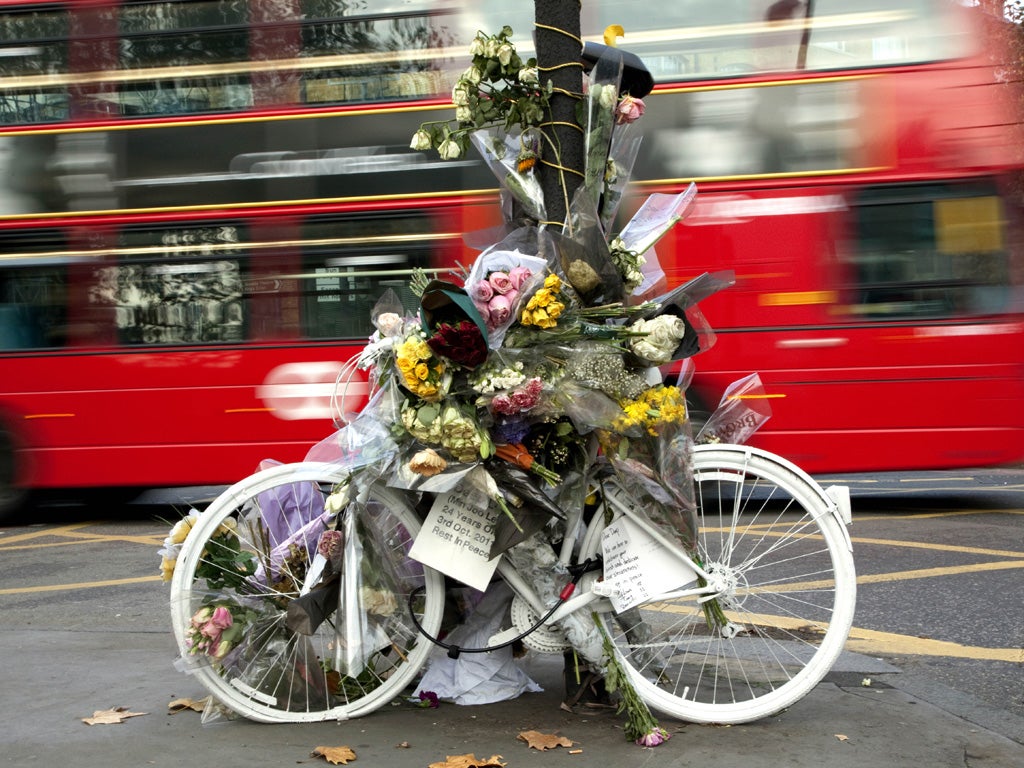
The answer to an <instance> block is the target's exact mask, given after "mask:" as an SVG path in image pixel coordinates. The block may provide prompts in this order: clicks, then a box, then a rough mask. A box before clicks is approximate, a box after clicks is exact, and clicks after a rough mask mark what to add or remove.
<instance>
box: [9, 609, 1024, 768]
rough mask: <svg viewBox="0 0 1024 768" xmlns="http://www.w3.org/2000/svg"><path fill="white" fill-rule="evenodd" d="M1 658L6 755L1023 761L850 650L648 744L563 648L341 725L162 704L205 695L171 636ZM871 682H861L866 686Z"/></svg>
mask: <svg viewBox="0 0 1024 768" xmlns="http://www.w3.org/2000/svg"><path fill="white" fill-rule="evenodd" d="M0 653H2V654H3V658H4V660H5V662H4V664H3V665H2V667H0V669H2V671H0V698H2V701H3V711H4V719H5V721H6V722H5V728H4V736H5V738H4V742H5V747H4V749H3V751H2V752H0V765H17V766H33V765H39V766H47V767H49V766H60V765H72V766H74V768H122V767H123V768H129V767H130V768H139V767H140V766H174V767H175V768H181V766H192V765H204V766H216V768H234V767H235V766H238V767H239V768H242V767H243V766H277V765H280V766H285V765H297V764H303V765H305V764H312V765H319V764H322V765H328V763H326V762H325V761H324V760H323V759H322V758H313V757H311V756H310V752H311V751H312V750H313V749H314V748H315V747H318V746H343V745H344V746H349V747H350V748H351V749H352V750H353V751H354V752H355V754H356V762H355V763H354V764H353V765H355V766H356V768H368V767H369V766H382V767H387V768H428V766H429V765H430V764H432V763H438V762H442V761H444V760H445V758H446V757H447V756H449V755H463V754H466V753H473V754H475V755H476V757H477V758H479V759H480V760H486V759H487V758H490V757H491V756H492V755H501V756H502V757H501V761H502V762H504V763H507V765H508V766H509V768H534V767H540V766H544V768H555V767H557V766H568V765H572V766H577V767H581V766H583V765H591V766H602V767H603V766H615V768H629V767H630V766H641V765H645V766H646V765H648V764H652V763H656V764H657V766H658V768H676V767H677V766H678V767H679V768H682V766H687V768H692V767H694V766H725V767H728V766H735V765H741V764H742V765H743V766H745V768H760V767H761V766H765V767H767V766H772V767H773V768H775V767H776V766H781V765H785V766H814V768H820V766H822V765H827V766H829V768H874V767H875V766H879V767H882V766H884V767H885V768H889V767H890V766H908V767H909V766H913V768H945V767H946V766H949V767H950V768H952V767H953V766H956V768H963V767H964V766H970V768H1020V766H1022V765H1024V720H1021V719H1020V718H1016V717H1014V716H1012V715H1010V714H1009V713H1005V712H1001V711H1000V710H993V709H992V708H990V707H985V706H984V705H981V704H980V703H979V702H977V701H976V700H974V699H969V698H967V697H965V696H963V695H961V694H958V693H956V692H954V691H950V690H948V689H942V688H941V687H938V686H935V685H931V684H929V683H928V681H926V680H912V679H909V678H905V677H904V676H903V674H902V673H901V672H900V671H899V670H898V669H897V668H895V667H893V666H891V665H889V664H887V663H885V662H882V661H879V660H877V659H873V658H870V657H867V656H862V655H859V654H853V653H847V654H844V655H843V657H841V659H840V661H839V663H838V664H837V666H836V667H835V669H834V670H833V672H832V673H831V674H830V676H829V677H828V678H827V679H826V681H825V682H823V683H822V684H820V685H819V686H818V687H817V688H816V689H815V690H814V691H813V692H812V693H811V694H810V695H809V696H807V697H806V698H805V699H804V700H803V701H801V702H799V703H798V704H796V705H794V706H793V707H792V708H791V709H790V710H788V711H786V712H783V713H780V714H779V715H776V716H774V717H770V718H767V719H765V720H762V721H760V722H757V723H752V724H748V725H741V726H731V727H721V726H703V725H693V724H685V723H679V722H675V721H672V720H669V719H666V718H661V724H662V725H663V726H664V727H665V728H667V729H668V730H669V731H670V732H672V734H673V737H672V739H671V740H670V741H669V742H668V743H666V744H664V745H662V746H659V747H656V748H655V749H653V750H651V749H642V748H640V747H637V746H635V745H633V744H631V743H629V742H627V741H625V739H624V738H623V736H622V731H621V724H622V719H621V718H620V717H619V716H617V715H616V714H615V713H614V712H609V711H580V712H577V713H575V714H573V713H568V712H564V711H562V710H561V709H560V708H559V702H560V700H561V690H562V689H561V664H562V661H561V657H560V656H546V657H544V656H539V655H535V654H532V655H531V656H529V657H527V659H526V660H525V661H524V667H525V669H526V670H527V672H528V673H529V674H530V675H531V676H532V677H533V678H534V679H535V680H537V681H538V682H539V683H540V684H541V685H542V686H543V687H544V688H545V691H544V692H543V693H534V694H524V695H523V696H521V697H520V698H518V699H516V700H513V701H508V702H501V703H497V704H488V705H485V706H480V707H459V706H455V705H452V704H442V705H441V707H440V708H438V709H433V710H431V709H419V708H415V707H412V706H410V705H408V704H405V703H396V704H393V705H390V706H386V707H384V708H383V709H381V710H378V711H377V712H375V713H373V714H371V715H368V716H367V717H364V718H361V719H359V720H354V721H350V722H346V723H340V724H338V723H333V722H331V723H316V724H304V725H262V724H258V723H252V722H248V721H244V720H234V721H221V722H219V723H214V724H209V725H202V724H201V719H200V715H199V714H198V713H195V712H191V711H184V712H181V713H178V714H168V713H167V704H168V703H169V702H170V701H172V700H173V699H176V698H179V697H192V698H196V699H198V698H201V697H202V696H204V695H205V692H204V691H203V690H202V689H201V688H200V687H199V686H198V684H197V683H196V682H195V681H194V680H192V679H191V678H189V677H188V676H186V675H184V674H182V673H179V672H177V671H176V670H175V668H174V666H173V662H174V657H175V653H174V647H173V640H172V638H171V637H170V634H169V633H167V632H117V633H109V632H102V631H93V632H84V631H48V630H45V629H0ZM865 678H870V680H871V684H870V685H864V680H865ZM115 707H124V708H127V709H128V710H129V711H131V712H145V713H148V714H146V715H144V716H139V717H132V718H129V719H127V720H125V721H124V722H123V723H121V724H118V725H94V726H89V725H86V724H84V723H83V722H81V718H83V717H88V716H90V715H92V714H93V712H94V711H95V710H104V709H110V708H115ZM524 730H536V731H541V732H544V733H558V734H560V735H562V736H566V737H567V738H569V739H571V740H573V741H574V742H575V744H574V746H573V748H572V749H573V750H580V751H579V752H578V753H576V754H572V753H570V751H569V750H568V749H566V748H564V747H559V748H557V749H554V750H549V751H545V752H540V751H537V750H534V749H530V748H528V747H527V746H526V744H525V743H524V742H523V741H521V740H518V739H517V738H516V736H517V734H518V733H519V732H520V731H524ZM1014 739H1016V741H1015V740H1014ZM404 744H407V745H408V746H404ZM400 745H403V746H400Z"/></svg>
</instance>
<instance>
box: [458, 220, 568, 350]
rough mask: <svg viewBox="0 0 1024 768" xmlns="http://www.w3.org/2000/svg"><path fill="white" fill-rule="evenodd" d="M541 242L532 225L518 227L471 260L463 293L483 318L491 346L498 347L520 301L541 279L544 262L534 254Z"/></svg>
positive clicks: (521, 301)
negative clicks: (471, 264) (471, 263)
mask: <svg viewBox="0 0 1024 768" xmlns="http://www.w3.org/2000/svg"><path fill="white" fill-rule="evenodd" d="M541 242H542V241H541V235H540V233H539V232H538V231H537V230H536V229H535V228H532V227H526V228H521V229H518V230H516V231H514V232H512V233H511V234H509V235H508V237H506V238H505V239H504V240H502V242H500V243H498V244H496V245H495V246H494V247H493V248H489V249H488V250H486V251H484V252H483V253H481V254H480V255H479V256H478V257H477V258H476V260H475V261H474V262H473V266H472V268H471V269H470V272H469V276H468V277H467V278H466V286H465V288H466V293H467V294H468V295H469V298H470V299H471V300H472V302H473V305H474V306H475V307H476V308H477V310H478V311H479V312H480V315H481V316H482V317H483V321H484V324H485V325H486V327H487V343H488V346H489V347H490V348H491V349H497V348H499V347H500V346H501V343H502V341H503V339H504V338H505V332H506V331H507V330H508V328H509V327H510V326H511V325H512V324H513V323H515V322H516V320H517V319H518V315H519V310H520V309H521V307H522V305H523V303H524V302H525V301H526V300H527V299H528V298H529V296H530V295H531V294H532V293H533V292H534V290H535V289H536V288H537V287H538V286H539V285H540V283H542V282H543V281H544V277H545V275H546V274H547V269H548V262H547V259H546V258H545V257H544V256H541V255H538V254H539V251H540V249H541Z"/></svg>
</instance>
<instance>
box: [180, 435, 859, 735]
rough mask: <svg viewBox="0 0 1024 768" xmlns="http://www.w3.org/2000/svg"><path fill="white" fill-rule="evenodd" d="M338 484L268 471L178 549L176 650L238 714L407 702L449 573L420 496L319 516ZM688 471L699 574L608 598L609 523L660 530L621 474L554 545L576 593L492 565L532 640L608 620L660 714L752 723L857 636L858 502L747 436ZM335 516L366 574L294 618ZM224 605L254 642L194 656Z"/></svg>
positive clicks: (353, 565)
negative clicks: (548, 590)
mask: <svg viewBox="0 0 1024 768" xmlns="http://www.w3.org/2000/svg"><path fill="white" fill-rule="evenodd" d="M345 479H346V475H345V471H344V470H342V469H340V468H338V467H336V466H333V465H330V464H317V463H299V464H286V465H280V466H277V467H273V468H271V469H267V470H264V471H261V472H258V473H256V474H254V475H252V476H251V477H248V478H246V479H245V480H242V481H241V482H239V483H237V484H235V485H234V486H232V487H231V488H229V489H228V490H227V491H225V492H224V493H223V494H221V495H220V496H219V497H218V498H217V499H216V500H215V501H214V502H213V503H212V504H211V505H210V506H209V507H208V508H207V509H206V510H205V512H204V513H203V514H202V515H201V516H200V518H199V521H198V522H197V523H196V525H195V526H194V528H193V530H192V532H191V534H190V535H189V537H188V539H187V540H186V542H185V545H184V547H183V549H182V551H181V552H180V554H179V556H178V560H177V565H176V568H175V571H174V575H173V578H172V582H171V612H172V619H173V626H174V631H175V635H176V638H177V641H178V645H179V649H180V651H181V654H182V656H183V657H184V658H185V659H187V660H188V662H189V666H190V667H191V671H192V672H194V674H195V675H196V677H197V678H198V679H199V680H200V681H201V683H202V684H203V686H205V687H206V688H207V689H208V690H209V691H210V693H211V694H213V696H214V697H215V698H216V699H217V700H218V701H219V702H221V703H222V704H223V705H225V706H226V707H228V708H230V709H231V710H233V711H235V712H237V713H238V714H240V715H242V716H245V717H248V718H251V719H254V720H258V721H264V722H301V721H318V720H342V719H348V718H354V717H359V716H361V715H365V714H367V713H369V712H372V711H373V710H375V709H377V708H378V707H381V706H383V705H384V704H386V703H388V702H390V701H391V700H393V699H394V698H395V697H397V696H399V695H400V694H401V693H402V692H403V691H404V690H405V689H406V688H407V687H408V686H409V685H410V684H411V683H412V682H413V681H414V679H415V678H416V676H417V675H418V673H419V672H420V671H421V670H422V668H423V667H424V665H425V663H426V661H427V657H428V653H429V652H430V650H431V648H432V646H433V642H434V641H435V640H434V639H435V638H436V637H437V635H438V632H439V629H440V627H441V624H442V615H443V613H444V608H445V599H446V589H445V581H444V577H443V576H442V575H441V574H440V573H438V572H437V571H434V570H432V569H430V568H427V567H425V566H423V565H421V564H419V563H418V562H416V561H415V560H412V559H411V558H409V557H408V552H409V549H410V548H411V546H412V544H413V541H414V539H415V537H416V535H417V533H418V531H419V529H420V516H419V515H418V514H417V511H416V508H415V503H416V499H417V497H416V495H415V494H411V493H408V492H405V491H398V490H394V489H392V488H388V487H386V486H384V485H372V486H371V487H370V488H369V490H368V493H365V494H363V496H364V497H363V498H361V499H355V500H352V501H351V502H350V503H349V505H348V506H347V507H346V508H344V509H340V510H333V511H330V512H327V513H324V509H325V506H324V505H325V501H326V499H327V498H328V497H329V496H330V494H331V493H332V491H333V490H335V489H336V488H337V486H338V484H339V483H342V482H343V481H345ZM693 480H694V490H695V494H696V502H697V528H696V532H697V536H696V541H695V542H694V546H693V547H692V548H691V551H687V549H686V548H684V547H682V546H680V545H679V544H678V543H675V542H673V541H670V540H668V538H667V537H661V538H660V540H661V543H662V544H663V545H664V546H665V548H666V550H667V551H669V552H671V553H672V554H671V557H673V558H675V559H677V560H678V561H679V562H680V563H683V564H684V565H685V566H687V567H688V568H691V569H693V572H694V573H695V574H696V577H697V578H696V581H695V582H693V583H690V584H688V585H685V586H683V587H680V586H679V585H665V589H664V591H662V592H661V593H659V594H654V595H652V596H650V597H649V598H648V599H646V600H644V601H643V602H641V603H640V604H638V605H632V606H630V607H629V608H628V609H626V610H622V611H621V612H620V613H616V612H615V610H614V609H613V605H612V602H611V601H610V600H609V598H608V597H607V596H605V594H604V593H606V592H607V584H605V583H604V581H603V573H602V561H601V557H600V556H601V550H602V547H601V541H602V532H603V531H604V529H605V527H606V526H607V525H608V524H610V523H612V522H615V521H616V520H619V519H621V518H624V517H625V518H629V519H630V520H632V521H633V522H634V523H635V524H636V525H638V526H640V527H642V528H644V529H645V530H647V531H648V532H649V534H650V535H651V536H653V537H655V538H657V537H658V535H659V534H658V532H657V531H656V530H654V527H653V526H651V525H650V523H649V522H648V521H647V520H646V519H645V517H644V515H642V514H638V513H637V512H636V511H634V510H633V509H631V508H630V504H626V503H623V499H622V498H621V497H622V494H620V493H617V492H615V490H614V489H615V487H616V484H615V482H614V480H610V481H609V486H608V487H609V488H611V489H612V490H611V491H609V492H606V493H605V494H604V498H603V500H602V501H601V502H600V507H599V508H598V510H597V513H596V514H593V516H592V518H591V520H590V522H589V524H588V525H587V526H586V527H585V529H584V530H583V532H582V534H581V535H580V536H578V537H577V538H576V539H574V540H572V541H570V542H569V544H567V545H564V546H561V547H560V550H559V551H558V552H554V551H553V556H554V557H557V558H558V559H559V561H560V562H559V568H558V570H559V572H565V573H568V574H572V579H574V580H575V581H576V582H577V587H576V590H575V593H574V594H573V595H572V596H571V597H568V598H567V599H562V600H558V601H556V602H554V603H552V601H551V600H542V599H541V598H540V597H539V596H538V595H537V594H536V592H535V590H534V589H533V588H531V585H530V584H529V583H527V581H526V580H525V579H524V578H522V576H521V575H520V573H519V572H518V571H517V570H516V569H515V568H514V567H512V566H511V564H510V562H509V561H508V560H507V559H505V557H504V556H503V561H502V563H501V564H499V566H498V568H497V572H496V576H495V578H501V579H504V580H505V581H506V582H507V583H508V584H509V585H510V587H511V588H512V590H513V593H514V594H515V599H514V601H513V609H512V611H511V617H510V621H511V622H512V625H513V626H512V629H513V630H519V632H518V634H520V635H523V636H522V641H523V642H524V643H525V644H526V645H527V647H530V648H532V649H535V650H539V651H549V652H558V653H561V652H562V651H563V650H564V649H566V648H568V647H570V646H569V645H568V644H567V643H566V641H565V639H564V635H563V633H562V630H561V622H562V621H563V620H564V619H565V617H567V616H570V615H575V616H577V617H579V618H585V619H586V620H587V621H590V620H591V617H593V616H597V617H598V618H597V620H598V621H600V622H601V624H602V626H603V628H604V630H605V632H606V634H607V636H608V637H609V638H610V639H611V640H612V642H613V644H614V649H615V653H616V654H617V657H618V661H619V662H620V663H621V665H622V667H623V668H624V669H625V670H626V671H627V672H628V675H629V677H630V679H631V681H632V683H633V686H634V687H635V689H636V690H637V692H638V693H639V694H640V696H641V697H642V698H643V699H644V700H645V701H646V702H647V703H648V705H649V706H650V707H651V708H652V709H655V710H658V711H660V712H663V713H665V714H668V715H670V716H674V717H676V718H680V719H683V720H688V721H692V722H702V723H743V722H749V721H752V720H757V719H760V718H762V717H765V716H768V715H770V714H773V713H775V712H778V711H779V710H782V709H784V708H786V707H788V706H790V705H792V704H793V703H794V702H796V701H797V700H799V699H800V698H802V697H803V696H804V695H806V694H807V693H808V692H809V691H810V690H811V689H812V688H814V686H815V685H817V683H818V682H820V681H821V679H822V678H823V677H824V676H825V675H826V673H827V672H828V671H829V669H830V668H831V667H832V665H833V663H834V662H835V660H836V658H837V657H838V655H839V653H840V651H841V650H842V648H843V646H844V643H845V641H846V638H847V635H848V633H849V630H850V626H851V623H852V621H853V614H854V604H855V596H856V583H855V574H854V564H853V556H852V549H851V543H850V539H849V536H848V534H847V531H846V526H847V525H848V524H849V522H850V514H849V503H848V498H844V494H843V493H842V489H839V490H833V489H830V490H829V491H828V492H826V491H824V490H823V489H822V488H821V487H820V486H819V485H818V484H817V483H815V482H814V481H813V480H812V479H811V478H810V477H809V476H808V475H807V474H806V473H804V472H803V471H802V470H800V469H799V468H798V467H796V466H794V465H793V464H791V463H790V462H788V461H786V460H784V459H781V458H779V457H777V456H775V455H773V454H770V453H767V452H765V451H762V450H758V449H755V448H749V447H745V446H734V445H704V446H698V447H697V448H696V449H695V451H694V456H693ZM335 523H336V524H337V525H336V527H337V528H338V529H339V530H343V531H344V536H345V537H346V539H345V540H346V542H348V547H349V549H347V550H346V551H347V552H349V553H358V557H352V556H350V557H348V558H347V559H346V561H345V562H344V563H343V564H342V566H341V575H340V580H341V581H344V580H345V579H350V580H352V583H359V584H362V585H363V588H362V589H361V590H357V591H355V592H353V591H352V590H346V589H344V588H343V587H342V588H341V589H340V590H339V591H336V592H333V593H331V594H329V595H328V596H327V600H328V604H327V605H326V607H324V608H323V615H322V616H321V617H320V618H321V619H323V620H322V621H319V620H318V621H317V622H313V623H312V624H311V625H309V626H307V627H305V629H304V630H303V631H302V632H296V631H294V625H293V624H292V623H291V622H290V621H289V605H290V604H292V603H293V602H294V601H295V600H296V598H299V597H300V596H302V595H303V594H306V593H308V590H309V583H310V581H311V575H310V573H309V572H308V571H309V569H310V567H311V563H313V560H314V558H313V554H314V552H315V536H314V537H312V541H313V543H312V544H311V543H310V540H311V535H309V532H314V531H315V532H317V533H318V532H319V531H322V530H323V529H324V527H325V526H327V525H330V526H331V527H335ZM566 539H567V540H568V539H569V537H566ZM669 587H671V589H670V588H669ZM339 595H340V597H339ZM225 604H227V605H230V606H232V608H233V609H234V613H235V614H236V616H240V617H242V618H244V631H243V632H242V633H241V638H240V639H238V640H237V643H236V644H235V645H234V647H233V648H232V649H231V650H230V652H228V653H226V654H225V655H223V656H221V657H219V658H218V657H215V656H213V655H210V654H203V653H198V654H194V653H191V652H190V650H191V645H192V644H194V642H195V637H194V632H192V633H191V634H190V629H189V628H190V626H192V617H193V616H194V615H196V614H197V612H201V611H203V609H204V607H206V608H207V609H209V608H210V607H211V606H214V605H225ZM538 617H540V618H538ZM239 623H240V624H241V622H239ZM524 633H525V634H524ZM512 634H517V633H515V632H512ZM428 635H429V636H430V639H428V637H427V636H428ZM354 638H355V639H356V640H357V642H353V639H354Z"/></svg>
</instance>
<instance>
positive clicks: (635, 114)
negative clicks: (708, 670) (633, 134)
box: [615, 94, 647, 125]
mask: <svg viewBox="0 0 1024 768" xmlns="http://www.w3.org/2000/svg"><path fill="white" fill-rule="evenodd" d="M645 109H647V107H645V106H644V101H643V99H634V98H633V97H632V96H630V95H628V94H627V95H626V96H623V97H622V98H621V99H619V105H618V106H617V107H616V108H615V122H616V123H618V124H619V125H622V124H623V123H633V122H636V121H637V120H639V119H640V118H641V117H643V114H644V110H645Z"/></svg>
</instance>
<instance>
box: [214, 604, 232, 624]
mask: <svg viewBox="0 0 1024 768" xmlns="http://www.w3.org/2000/svg"><path fill="white" fill-rule="evenodd" d="M233 623H234V620H233V619H232V618H231V611H229V610H228V609H227V608H225V607H224V606H223V605H218V606H217V607H216V608H215V609H214V611H213V616H211V617H210V624H213V626H215V627H217V628H218V629H227V628H228V627H230V626H231V625H232V624H233Z"/></svg>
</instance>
